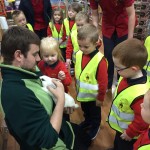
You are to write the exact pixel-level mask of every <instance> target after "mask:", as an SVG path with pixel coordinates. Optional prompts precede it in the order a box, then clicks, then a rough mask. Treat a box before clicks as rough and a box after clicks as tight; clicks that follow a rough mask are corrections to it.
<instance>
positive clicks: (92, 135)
mask: <svg viewBox="0 0 150 150" xmlns="http://www.w3.org/2000/svg"><path fill="white" fill-rule="evenodd" d="M99 131H100V127H92V128H90V130H89V131H88V132H87V134H88V135H89V137H90V138H91V140H94V139H95V138H96V136H97V134H98V133H99Z"/></svg>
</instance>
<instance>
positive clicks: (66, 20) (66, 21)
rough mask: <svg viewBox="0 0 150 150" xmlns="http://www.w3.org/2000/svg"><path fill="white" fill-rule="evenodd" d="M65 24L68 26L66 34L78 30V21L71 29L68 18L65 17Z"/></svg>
mask: <svg viewBox="0 0 150 150" xmlns="http://www.w3.org/2000/svg"><path fill="white" fill-rule="evenodd" d="M64 25H65V28H66V34H67V36H69V35H70V33H71V32H72V31H73V30H77V26H76V23H74V25H73V27H72V29H71V30H70V26H69V20H68V18H65V19H64Z"/></svg>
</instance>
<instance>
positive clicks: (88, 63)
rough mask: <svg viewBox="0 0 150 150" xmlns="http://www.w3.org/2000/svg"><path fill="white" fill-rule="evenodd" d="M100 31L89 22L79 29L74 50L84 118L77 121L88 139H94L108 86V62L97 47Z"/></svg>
mask: <svg viewBox="0 0 150 150" xmlns="http://www.w3.org/2000/svg"><path fill="white" fill-rule="evenodd" d="M98 38H99V33H98V30H97V28H96V27H95V26H94V25H92V24H85V25H84V26H82V27H81V28H79V29H78V35H77V39H78V44H79V48H80V50H79V51H78V52H77V53H76V61H75V78H76V88H77V101H79V102H80V103H81V108H82V111H83V112H84V118H85V120H84V121H83V122H82V123H81V124H80V127H81V128H82V129H84V130H85V131H86V132H87V134H88V135H89V137H90V138H91V139H95V138H96V136H97V133H98V132H99V127H100V122H101V108H100V106H97V103H100V102H103V101H104V97H105V94H106V89H107V83H108V80H107V62H106V59H105V58H104V56H103V54H102V53H101V52H100V51H99V50H98V49H97V44H96V43H97V41H98Z"/></svg>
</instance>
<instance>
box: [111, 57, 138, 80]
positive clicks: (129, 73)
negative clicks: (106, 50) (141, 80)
mask: <svg viewBox="0 0 150 150" xmlns="http://www.w3.org/2000/svg"><path fill="white" fill-rule="evenodd" d="M113 62H114V68H115V69H116V71H117V72H118V74H119V75H120V76H122V77H124V78H134V76H135V75H136V72H137V71H136V70H134V69H132V67H127V66H124V65H122V64H121V63H120V59H119V58H115V57H113Z"/></svg>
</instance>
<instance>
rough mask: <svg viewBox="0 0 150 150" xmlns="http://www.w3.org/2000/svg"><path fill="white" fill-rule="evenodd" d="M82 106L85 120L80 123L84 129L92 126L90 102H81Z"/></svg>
mask: <svg viewBox="0 0 150 150" xmlns="http://www.w3.org/2000/svg"><path fill="white" fill-rule="evenodd" d="M81 108H82V111H83V116H84V119H85V120H84V121H83V122H81V123H80V127H81V128H82V129H86V128H88V127H89V126H91V119H90V112H89V104H88V102H84V103H83V102H81Z"/></svg>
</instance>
